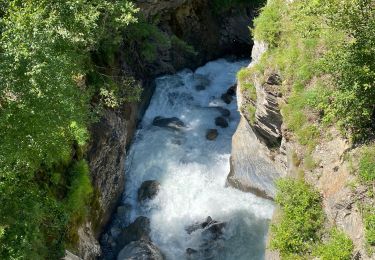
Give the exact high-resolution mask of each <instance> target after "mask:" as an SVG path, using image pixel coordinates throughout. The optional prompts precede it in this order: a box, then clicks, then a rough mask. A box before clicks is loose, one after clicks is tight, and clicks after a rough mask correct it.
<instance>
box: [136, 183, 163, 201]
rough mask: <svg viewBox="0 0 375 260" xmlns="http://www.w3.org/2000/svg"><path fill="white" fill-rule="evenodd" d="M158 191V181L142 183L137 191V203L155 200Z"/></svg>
mask: <svg viewBox="0 0 375 260" xmlns="http://www.w3.org/2000/svg"><path fill="white" fill-rule="evenodd" d="M159 189H160V183H159V182H158V181H154V180H150V181H145V182H143V183H142V185H141V187H140V188H139V189H138V201H140V202H143V201H145V200H151V199H153V198H155V197H156V195H157V194H158V192H159Z"/></svg>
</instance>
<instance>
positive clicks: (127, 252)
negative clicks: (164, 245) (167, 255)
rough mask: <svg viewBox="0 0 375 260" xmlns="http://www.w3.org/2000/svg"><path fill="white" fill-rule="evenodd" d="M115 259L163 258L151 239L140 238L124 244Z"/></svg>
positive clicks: (154, 259)
mask: <svg viewBox="0 0 375 260" xmlns="http://www.w3.org/2000/svg"><path fill="white" fill-rule="evenodd" d="M117 260H164V256H163V254H162V253H161V252H160V250H159V248H157V247H156V246H155V245H154V244H153V243H152V242H151V241H149V240H143V239H142V240H138V241H133V242H131V243H130V244H128V245H127V246H125V247H124V248H123V249H122V250H121V252H120V254H119V255H118V256H117Z"/></svg>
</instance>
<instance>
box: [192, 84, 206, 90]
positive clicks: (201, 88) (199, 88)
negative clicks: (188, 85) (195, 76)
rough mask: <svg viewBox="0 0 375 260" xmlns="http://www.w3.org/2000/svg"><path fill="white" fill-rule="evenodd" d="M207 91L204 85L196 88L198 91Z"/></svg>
mask: <svg viewBox="0 0 375 260" xmlns="http://www.w3.org/2000/svg"><path fill="white" fill-rule="evenodd" d="M205 89H206V86H204V85H200V84H198V85H196V86H195V90H196V91H203V90H205Z"/></svg>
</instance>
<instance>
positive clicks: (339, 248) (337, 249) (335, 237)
mask: <svg viewBox="0 0 375 260" xmlns="http://www.w3.org/2000/svg"><path fill="white" fill-rule="evenodd" d="M353 249H354V245H353V241H352V240H351V239H350V238H349V237H348V236H347V235H346V234H345V233H343V232H342V231H340V230H338V229H336V228H335V229H333V230H331V234H330V238H329V240H328V241H327V242H326V243H324V244H321V245H319V246H318V247H317V249H316V251H315V255H316V256H318V257H320V259H321V260H351V259H352V254H353Z"/></svg>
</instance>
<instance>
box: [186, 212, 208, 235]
mask: <svg viewBox="0 0 375 260" xmlns="http://www.w3.org/2000/svg"><path fill="white" fill-rule="evenodd" d="M211 222H213V220H212V218H211V217H210V216H208V217H207V218H206V220H205V221H203V222H197V223H194V224H193V225H190V226H188V227H186V228H185V230H186V232H187V233H188V234H189V235H190V234H191V233H193V232H194V231H197V230H198V229H203V228H205V227H207V226H208V225H209V224H210V223H211Z"/></svg>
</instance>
